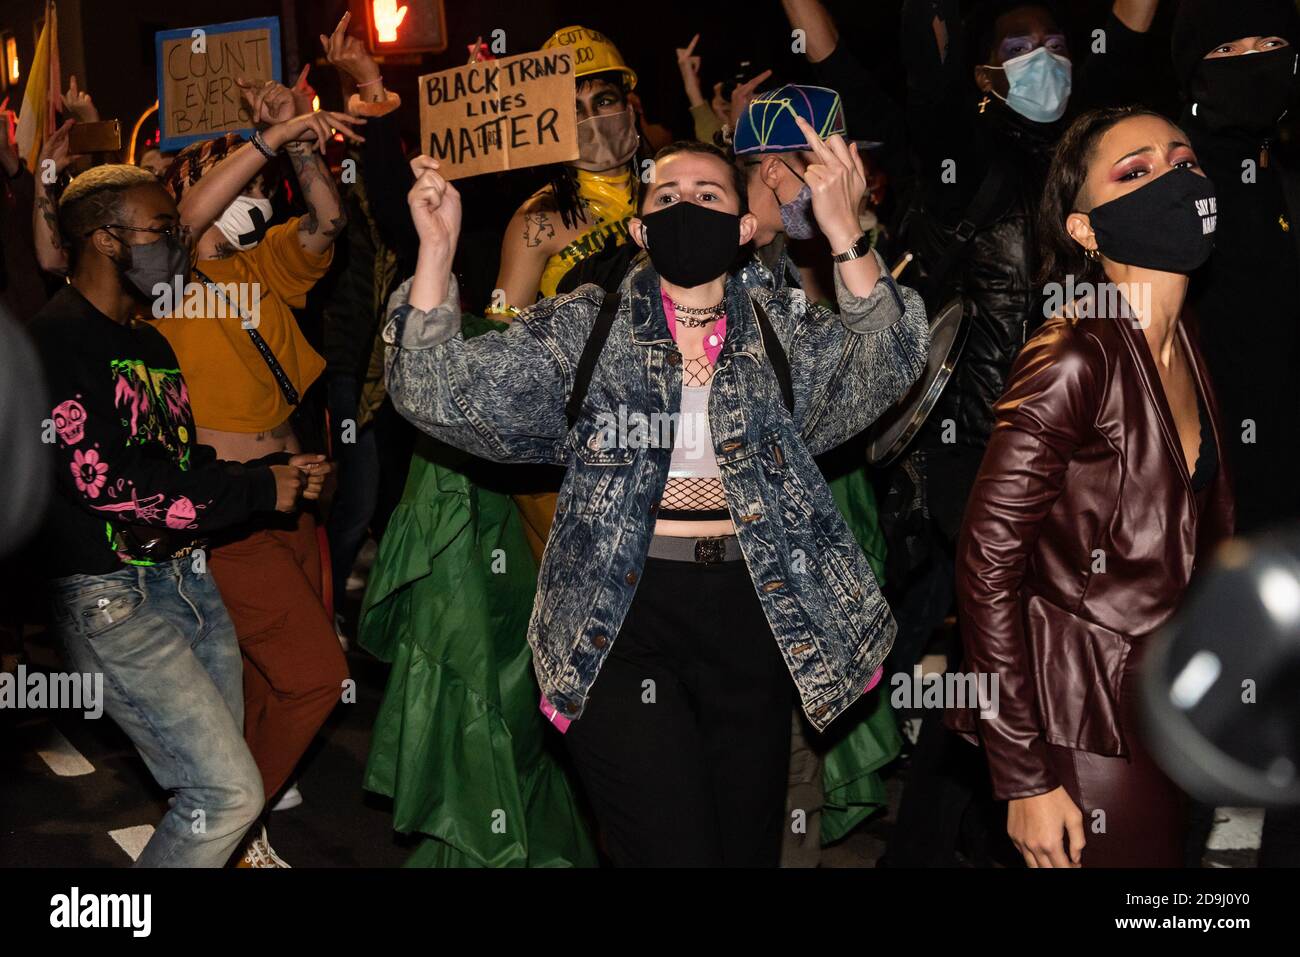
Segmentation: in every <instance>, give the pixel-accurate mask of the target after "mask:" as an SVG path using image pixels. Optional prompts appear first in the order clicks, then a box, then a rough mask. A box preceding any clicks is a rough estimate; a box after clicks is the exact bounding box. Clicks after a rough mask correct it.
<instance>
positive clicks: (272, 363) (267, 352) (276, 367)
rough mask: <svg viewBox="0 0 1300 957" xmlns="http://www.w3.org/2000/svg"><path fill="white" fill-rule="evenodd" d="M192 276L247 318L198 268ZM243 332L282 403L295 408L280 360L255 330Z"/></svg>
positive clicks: (290, 384)
mask: <svg viewBox="0 0 1300 957" xmlns="http://www.w3.org/2000/svg"><path fill="white" fill-rule="evenodd" d="M194 274H195V275H196V276H198V277H199V278H200V279H202V280H203V282H204V284H205V285H207V286H209V287H210V288H211V289H212V290H213V291H214V292H216V294H217V295H218V296H220V297H221V298H222V300H223V301H224V302H225V303H226V305H227V306H229V307H230V308H231V309H233V310H235V312H236V313H238V314H239V317H240V319H241V320H243V319H246V318H247V317H246V316H244V314H243V313H242V312H240V311H239V307H238V306H237V305H236V304H235V303H233V302H231V301H230V299H229V297H227V296H226V294H225V293H224V292H222V291H221V287H220V286H219V285H217V284H216V283H215V282H213V281H212V280H211V279H210V278H209V277H208V275H207V274H206V273H205V272H203V270H201V269H199V267H198V266H195V267H194ZM244 331H245V332H247V333H248V338H249V339H251V340H252V341H253V348H255V349H256V350H257V352H258V354H259V355H260V356H261V357H262V361H263V362H265V363H266V367H267V368H268V369H270V370H271V377H272V378H273V379H275V383H276V385H278V386H279V387H280V394H281V395H283V396H284V401H285V402H287V403H289V405H292V406H296V405H297V404H298V401H299V395H298V390H297V389H295V388H294V386H293V382H292V381H291V380H290V379H289V373H287V372H285V371H284V366H282V365H280V360H279V359H277V358H276V357H275V353H274V352H272V351H271V346H270V345H269V344H268V343H267V341H266V340H265V339H263V338H262V334H261V333H260V332H258V331H257V330H256V329H253V328H248V329H245V330H244Z"/></svg>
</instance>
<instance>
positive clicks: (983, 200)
mask: <svg viewBox="0 0 1300 957" xmlns="http://www.w3.org/2000/svg"><path fill="white" fill-rule="evenodd" d="M1007 181H1008V170H1007V168H1006V163H1005V162H1003V161H1001V160H1000V159H998V158H997V157H994V159H993V161H992V162H991V163H990V164H989V168H988V172H986V173H985V174H984V180H983V182H981V183H980V185H979V188H978V189H977V190H975V195H974V196H973V197H972V198H971V201H970V205H969V206H967V207H966V214H965V215H964V216H962V219H961V222H960V223H958V224H957V229H956V231H955V233H954V234H953V238H952V242H950V243H949V244H948V248H947V249H945V250H944V252H943V255H942V256H941V257H940V258H939V261H938V262H937V263H936V264H935V266H934V268H933V269H931V270H929V274H928V275H927V276H926V292H927V295H926V296H925V300H926V303H925V304H926V306H927V308H928V311H929V312H930V313H931V314H932V315H933V314H934V312H935V311H936V310H937V308H938V306H939V305H940V303H941V301H942V300H943V297H944V295H945V290H946V284H947V282H948V279H949V278H950V277H951V276H952V274H953V271H954V270H955V269H956V268H957V265H958V264H959V263H960V262H961V260H962V257H963V256H965V254H966V247H967V246H969V245H970V242H971V240H972V239H974V238H975V234H976V233H977V232H979V230H981V229H983V228H984V227H985V226H987V225H989V223H990V222H991V221H992V219H993V217H994V215H996V214H997V213H998V211H999V210H998V207H999V206H1000V205H1001V204H1002V202H1003V190H1004V188H1005V186H1006V184H1007Z"/></svg>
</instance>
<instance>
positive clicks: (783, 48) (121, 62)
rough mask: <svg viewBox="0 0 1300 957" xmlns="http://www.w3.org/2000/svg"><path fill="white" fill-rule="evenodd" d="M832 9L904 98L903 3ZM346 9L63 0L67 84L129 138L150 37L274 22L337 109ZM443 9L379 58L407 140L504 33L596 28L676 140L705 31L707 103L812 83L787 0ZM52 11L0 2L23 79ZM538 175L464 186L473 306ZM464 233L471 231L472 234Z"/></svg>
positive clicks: (1169, 81)
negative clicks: (453, 76)
mask: <svg viewBox="0 0 1300 957" xmlns="http://www.w3.org/2000/svg"><path fill="white" fill-rule="evenodd" d="M406 2H408V3H420V2H421V0H406ZM1110 5H1111V4H1110V0H1065V2H1059V3H1056V4H1055V6H1056V8H1057V9H1058V10H1059V11H1061V12H1062V14H1063V16H1064V18H1065V19H1066V26H1067V29H1068V31H1069V33H1070V36H1071V41H1072V45H1073V46H1074V48H1075V53H1076V58H1078V57H1080V56H1081V55H1083V54H1085V53H1086V45H1087V41H1088V36H1089V31H1090V30H1091V29H1093V28H1095V27H1097V26H1100V25H1101V24H1102V22H1103V21H1104V20H1105V17H1106V15H1107V13H1108V11H1109V9H1110ZM827 6H828V8H829V9H830V11H831V13H832V15H833V16H834V17H835V20H836V23H837V25H838V27H839V31H840V36H841V42H844V43H846V44H848V45H849V47H850V48H852V49H853V50H854V52H856V53H857V55H858V58H859V60H860V61H861V62H863V63H864V64H866V65H868V66H869V68H870V69H872V70H873V71H874V72H875V73H876V75H877V76H878V78H879V79H880V82H881V83H882V84H883V85H884V86H885V88H886V89H888V90H890V91H891V92H892V93H894V95H895V96H897V97H899V98H900V99H901V97H902V94H903V71H902V64H901V63H900V56H899V50H898V13H899V9H900V8H901V0H872V2H869V3H864V2H861V0H827ZM963 6H964V7H965V6H966V4H963ZM348 8H351V9H352V11H353V24H352V32H354V33H356V34H358V35H364V31H365V26H364V24H365V16H364V11H365V4H364V3H363V2H362V0H129V2H127V0H58V12H59V39H60V42H59V47H60V56H61V68H62V75H63V86H64V88H65V89H66V88H67V82H68V77H69V76H71V75H73V74H75V75H76V76H77V78H78V81H79V83H80V84H81V86H82V88H83V89H86V90H88V91H89V92H90V93H91V95H92V96H93V98H94V100H95V103H96V105H97V106H98V107H99V111H100V115H101V116H102V117H103V118H105V119H109V118H114V117H116V118H118V119H119V120H121V122H122V127H123V135H124V137H125V136H126V135H127V133H128V132H129V130H130V129H131V127H132V125H133V124H134V122H135V119H136V118H137V117H138V116H139V115H140V113H141V112H142V111H143V110H144V109H146V108H147V107H148V106H149V104H151V103H152V102H153V100H154V99H155V97H156V91H155V84H154V66H155V64H154V40H153V37H154V33H155V32H157V31H159V30H166V29H175V28H180V27H193V26H200V25H203V24H209V23H221V22H228V21H232V20H241V19H246V18H250V17H264V16H279V17H280V23H281V37H282V43H283V50H282V54H283V63H284V69H285V78H286V79H288V80H292V78H293V76H294V75H296V71H297V69H298V68H300V66H301V65H302V64H303V63H306V62H311V63H312V64H313V69H312V72H311V75H310V81H311V82H312V84H313V85H314V86H315V87H316V89H317V91H318V93H319V94H320V97H321V103H322V106H323V107H324V108H327V109H329V108H341V102H342V99H341V94H340V90H339V85H338V79H337V75H336V74H335V71H334V70H333V69H332V68H331V67H329V65H328V64H326V63H325V61H324V58H323V56H322V51H321V47H320V41H319V39H318V37H319V35H320V34H321V33H327V34H328V33H329V32H331V31H332V29H333V27H334V25H335V24H336V23H337V22H338V19H339V17H340V16H342V13H343V11H344V10H345V9H348ZM445 8H446V27H447V47H446V49H445V50H443V51H442V52H440V53H425V54H408V55H406V56H403V57H395V58H392V57H390V58H389V59H387V60H385V61H384V62H383V63H382V68H383V72H384V78H385V85H386V86H387V87H388V88H389V89H391V90H395V91H397V92H398V93H399V94H401V95H402V96H403V98H404V103H403V106H402V117H403V120H402V124H403V128H404V130H405V131H406V137H407V142H408V143H410V144H414V143H415V141H416V137H417V131H418V117H417V113H416V109H415V97H414V95H413V93H414V91H415V87H416V78H417V77H419V76H420V75H422V74H425V73H432V72H435V71H438V70H443V69H447V68H449V67H453V66H458V65H461V64H463V63H464V62H465V61H466V60H467V58H468V46H469V44H471V43H473V42H474V41H475V40H476V39H478V38H479V37H482V38H483V39H484V40H485V41H490V40H491V37H492V32H493V31H494V30H497V29H502V30H504V31H505V41H506V53H507V54H514V53H523V52H526V51H528V50H535V49H537V48H538V47H540V46H541V44H542V43H543V42H544V41H545V40H546V38H547V37H548V36H550V35H551V33H553V32H554V31H555V30H556V29H558V28H560V27H563V26H570V25H574V24H581V25H583V26H587V27H592V28H595V29H597V30H600V31H601V32H603V33H605V34H606V35H608V36H609V37H610V38H611V39H612V40H613V41H614V42H615V43H616V44H617V46H618V47H619V49H620V50H621V51H622V54H623V57H624V58H625V60H626V61H627V62H628V64H629V65H630V66H631V67H632V68H633V69H634V70H635V71H636V72H637V75H638V85H637V93H638V94H640V97H641V100H642V103H643V105H644V107H645V111H646V117H647V119H648V120H649V121H651V122H654V123H658V124H663V125H666V126H668V127H670V128H671V129H672V130H673V131H674V132H675V133H676V134H677V135H679V136H689V135H691V129H692V126H691V121H690V115H689V111H688V103H687V100H686V95H685V93H684V92H683V90H682V84H681V77H680V74H679V73H678V69H677V62H676V54H675V48H676V47H677V46H685V45H686V44H687V43H689V41H690V39H691V37H692V36H693V35H694V34H695V33H697V32H698V33H699V34H700V41H699V44H698V46H697V48H696V53H697V54H699V55H700V56H701V57H702V61H703V62H702V67H701V72H702V86H703V89H704V91H705V95H706V96H707V95H708V94H709V92H710V91H711V90H712V86H713V83H714V82H715V81H716V80H727V79H732V78H734V77H735V76H736V75H737V74H738V73H742V74H745V75H753V74H755V73H757V72H760V71H762V70H763V69H766V68H768V67H771V68H772V69H773V70H774V71H775V74H774V76H773V78H772V84H773V85H775V84H776V83H778V82H781V81H795V82H798V81H800V80H802V79H806V78H807V76H808V72H807V63H806V61H805V60H804V58H803V56H802V54H795V53H792V52H791V49H790V47H791V37H790V26H789V23H788V21H787V20H786V17H785V14H784V12H783V10H782V8H781V4H780V3H779V0H710V2H707V3H706V2H699V0H661V2H657V3H645V4H643V3H636V4H633V3H629V2H626V0H562V2H561V0H482V2H466V0H450V2H447V3H446V4H445ZM1176 9H1177V2H1175V0H1165V2H1164V3H1162V4H1161V6H1160V13H1159V16H1158V18H1157V20H1156V24H1155V27H1154V29H1153V34H1154V42H1153V44H1152V47H1151V50H1152V57H1151V62H1150V67H1149V82H1148V83H1147V84H1145V87H1144V91H1143V92H1144V95H1143V99H1144V100H1145V101H1146V102H1147V103H1148V104H1149V105H1152V106H1155V107H1157V108H1160V109H1162V110H1164V111H1165V112H1169V113H1176V111H1177V102H1176V95H1177V90H1176V87H1175V84H1174V81H1173V77H1172V70H1171V68H1170V64H1169V58H1168V52H1167V51H1168V49H1169V40H1168V36H1169V29H1170V23H1171V21H1172V18H1173V14H1174V12H1175V11H1176ZM43 10H44V0H0V34H3V35H11V36H13V37H14V38H15V39H16V40H17V42H18V50H19V59H20V62H21V64H22V65H23V77H22V79H23V80H25V79H26V71H27V68H28V67H29V66H30V64H31V60H32V54H33V51H34V47H35V41H36V37H37V35H38V31H39V22H40V18H41V17H42V15H43ZM2 73H3V71H0V74H2ZM2 83H3V77H0V84H2ZM3 92H5V93H7V94H8V95H9V97H10V107H11V108H13V109H16V108H17V107H18V105H19V104H20V103H21V97H22V83H21V82H20V83H19V84H17V85H16V86H15V87H14V88H12V89H6V90H4V91H3ZM848 124H849V132H850V134H851V135H853V136H855V137H856V138H865V137H864V136H863V134H860V133H859V132H858V131H855V129H854V118H853V117H852V116H851V115H850V116H849V117H848ZM150 132H152V128H150ZM541 181H542V174H541V173H540V171H538V170H524V171H520V172H516V173H511V174H502V175H496V176H480V177H475V178H473V179H470V180H462V181H461V183H459V184H458V185H459V187H460V188H461V191H462V193H464V194H465V201H466V209H467V211H468V215H467V219H466V233H467V235H466V236H465V237H464V239H465V240H468V242H467V243H465V244H463V248H464V246H466V245H467V246H470V247H471V248H473V249H475V250H477V251H478V254H476V255H473V256H466V255H462V256H461V257H460V262H459V263H458V272H460V273H461V277H462V284H463V288H464V290H465V292H466V294H467V295H466V298H467V302H469V303H477V302H478V300H479V299H480V298H485V297H487V296H488V295H490V290H491V283H492V281H493V277H494V276H495V272H496V263H495V256H496V245H497V243H499V235H500V233H499V231H500V229H501V227H503V226H504V225H505V223H506V222H507V220H508V219H509V217H510V215H511V213H512V212H513V211H514V209H515V208H516V207H517V206H518V204H519V203H520V202H521V201H522V200H523V199H524V198H525V197H526V196H527V195H528V194H529V193H531V192H532V191H533V190H534V189H536V188H537V186H538V185H540V182H541ZM468 234H476V235H475V236H474V238H473V239H470V236H469V235H468ZM467 260H470V261H468V262H467ZM467 267H468V268H467ZM480 286H485V287H486V288H483V289H480V288H479V287H480Z"/></svg>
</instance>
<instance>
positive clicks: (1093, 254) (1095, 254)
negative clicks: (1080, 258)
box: [1083, 249, 1101, 262]
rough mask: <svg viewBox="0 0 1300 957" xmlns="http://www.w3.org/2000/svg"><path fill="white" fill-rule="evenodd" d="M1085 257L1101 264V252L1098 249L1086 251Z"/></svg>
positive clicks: (1084, 252)
mask: <svg viewBox="0 0 1300 957" xmlns="http://www.w3.org/2000/svg"><path fill="white" fill-rule="evenodd" d="M1083 255H1084V256H1085V257H1087V258H1088V259H1091V260H1092V261H1093V262H1101V252H1100V251H1099V250H1096V249H1085V250H1084V251H1083Z"/></svg>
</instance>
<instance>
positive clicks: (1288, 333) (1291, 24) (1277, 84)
mask: <svg viewBox="0 0 1300 957" xmlns="http://www.w3.org/2000/svg"><path fill="white" fill-rule="evenodd" d="M1298 40H1300V22H1298V18H1297V15H1296V9H1295V7H1294V5H1293V4H1292V3H1291V2H1289V0H1234V2H1232V3H1226V2H1222V0H1183V2H1182V5H1181V6H1180V7H1179V9H1178V15H1177V18H1176V19H1175V21H1174V32H1173V60H1174V68H1175V71H1176V72H1177V74H1178V80H1179V83H1180V84H1181V86H1182V91H1183V97H1184V109H1183V115H1182V117H1181V119H1180V121H1179V122H1180V125H1181V126H1182V128H1183V129H1184V130H1185V131H1186V132H1187V135H1188V136H1189V137H1190V138H1191V145H1192V147H1193V149H1195V150H1196V155H1197V157H1198V158H1199V160H1200V163H1201V168H1202V169H1204V170H1205V172H1206V174H1207V175H1208V176H1209V177H1210V179H1212V180H1213V181H1214V185H1215V189H1216V190H1217V193H1218V217H1219V218H1218V238H1217V241H1216V243H1215V250H1214V255H1213V256H1211V258H1210V261H1209V263H1208V264H1207V265H1206V266H1204V267H1203V268H1202V269H1201V270H1200V271H1199V272H1198V273H1197V274H1196V275H1194V276H1193V277H1192V285H1191V289H1190V290H1189V295H1188V302H1189V304H1190V307H1191V310H1192V315H1193V317H1194V319H1195V321H1196V323H1197V325H1198V326H1199V330H1200V339H1201V345H1202V348H1203V350H1204V353H1205V358H1206V361H1207V362H1208V364H1209V367H1210V375H1211V376H1212V378H1213V379H1214V384H1215V388H1216V390H1217V392H1218V395H1219V401H1220V403H1221V405H1222V408H1223V418H1224V422H1225V425H1226V432H1225V436H1224V448H1223V452H1224V454H1225V456H1226V457H1227V460H1228V465H1229V467H1230V469H1231V471H1232V474H1233V478H1234V483H1233V484H1234V486H1235V487H1236V488H1237V490H1238V492H1237V531H1238V533H1239V534H1246V535H1250V534H1253V533H1258V532H1260V531H1262V530H1264V529H1266V528H1270V527H1276V526H1278V525H1282V524H1288V523H1292V522H1294V521H1295V520H1296V518H1297V517H1300V485H1297V482H1296V473H1297V470H1298V469H1300V426H1297V412H1298V411H1300V384H1298V383H1300V380H1297V378H1296V369H1297V368H1300V269H1298V268H1297V267H1298V266H1300V171H1297V170H1296V169H1294V168H1289V167H1288V166H1286V165H1284V164H1283V162H1282V161H1281V159H1280V157H1279V156H1278V155H1277V151H1276V150H1275V149H1274V148H1273V144H1274V142H1275V141H1276V140H1277V139H1278V124H1279V122H1280V121H1281V119H1282V118H1283V117H1284V116H1285V115H1286V113H1287V111H1288V109H1289V108H1290V107H1292V106H1293V105H1294V103H1295V100H1296V93H1297V78H1296V75H1297V66H1298V64H1300V57H1298V56H1297V54H1298V53H1300V50H1298V49H1297V46H1296V43H1297V41H1298ZM1201 812H1202V813H1201V814H1200V815H1199V816H1200V817H1201V818H1202V825H1201V829H1200V833H1199V834H1197V835H1195V836H1194V840H1193V842H1192V844H1191V846H1190V847H1189V856H1190V857H1191V858H1192V859H1193V861H1195V860H1199V857H1200V853H1201V849H1202V848H1203V846H1204V836H1205V831H1206V830H1208V817H1209V814H1208V809H1201ZM1297 863H1300V814H1297V813H1296V812H1295V811H1289V812H1278V811H1269V813H1268V814H1267V815H1266V817H1265V820H1264V832H1263V836H1262V841H1261V847H1260V857H1259V864H1260V866H1261V867H1263V866H1291V867H1294V866H1296V865H1297Z"/></svg>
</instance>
